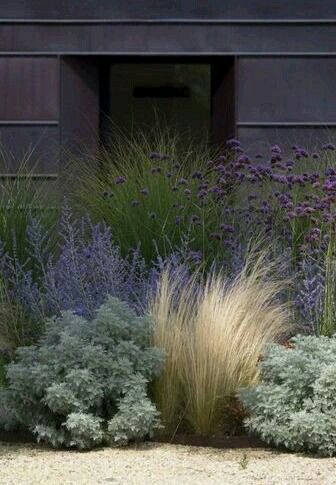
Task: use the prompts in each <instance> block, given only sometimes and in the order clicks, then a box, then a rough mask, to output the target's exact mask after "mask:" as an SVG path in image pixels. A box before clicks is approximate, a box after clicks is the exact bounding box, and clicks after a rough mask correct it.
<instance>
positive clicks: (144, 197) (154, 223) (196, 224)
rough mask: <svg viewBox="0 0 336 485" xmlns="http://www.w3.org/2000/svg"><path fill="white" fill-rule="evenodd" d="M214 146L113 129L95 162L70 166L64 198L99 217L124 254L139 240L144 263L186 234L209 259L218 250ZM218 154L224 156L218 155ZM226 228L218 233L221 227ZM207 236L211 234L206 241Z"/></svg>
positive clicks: (165, 135) (168, 134)
mask: <svg viewBox="0 0 336 485" xmlns="http://www.w3.org/2000/svg"><path fill="white" fill-rule="evenodd" d="M218 156H219V154H218V150H210V149H209V147H208V146H207V145H206V143H201V142H200V141H198V140H197V141H196V140H194V139H190V138H183V136H181V135H177V134H176V133H174V132H172V131H169V130H166V131H165V130H157V131H154V132H153V133H152V134H151V135H150V136H147V135H145V134H144V133H143V132H141V131H138V132H136V133H134V134H131V135H124V134H120V133H117V134H116V136H114V138H113V144H112V145H111V146H108V147H102V148H101V149H100V151H99V152H98V153H97V154H95V160H90V159H89V160H87V161H84V162H82V163H80V165H79V168H78V163H76V162H74V163H73V166H74V167H77V172H76V186H75V187H74V188H73V192H72V194H70V198H71V200H72V202H73V204H74V206H75V207H76V208H77V210H78V211H81V210H83V208H85V210H86V211H88V213H89V214H90V217H91V218H92V220H93V221H94V222H97V221H99V222H100V221H102V220H103V221H105V223H106V224H107V225H109V226H110V227H111V228H112V232H113V235H114V238H115V240H116V242H117V243H118V244H119V245H120V248H121V250H122V252H123V254H125V253H126V252H127V251H128V250H129V249H130V248H136V247H138V246H139V245H140V249H141V252H142V254H143V256H144V258H145V260H146V261H147V263H151V262H152V261H153V259H155V258H156V255H157V252H159V253H160V255H161V256H166V255H169V254H170V252H171V251H172V250H174V249H175V248H176V247H177V246H179V245H180V244H181V240H182V239H183V238H185V237H188V239H189V240H190V241H191V249H192V250H195V251H197V250H199V251H202V253H204V254H205V255H206V256H208V257H209V256H210V255H211V257H212V258H213V257H215V254H217V253H218V254H219V253H220V252H223V248H222V244H221V242H220V241H218V240H217V239H218V232H219V231H221V232H223V231H224V229H220V228H219V225H220V222H225V221H226V220H225V221H224V220H223V217H222V215H221V212H222V210H223V207H224V201H223V203H217V202H216V201H217V199H218V197H219V192H220V189H219V187H217V186H216V180H217V179H218V176H219V175H218V171H216V170H214V168H213V167H212V165H211V164H212V162H209V160H211V159H212V158H214V159H216V160H217V162H216V163H218V164H219V163H220V159H218ZM224 158H225V157H224ZM224 232H225V231H224ZM209 238H210V239H211V240H212V243H211V244H210V242H209Z"/></svg>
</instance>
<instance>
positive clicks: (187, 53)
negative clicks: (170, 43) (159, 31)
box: [0, 50, 336, 57]
mask: <svg viewBox="0 0 336 485" xmlns="http://www.w3.org/2000/svg"><path fill="white" fill-rule="evenodd" d="M1 56H3V57H7V56H9V57H15V56H20V57H35V56H36V57H56V56H116V57H120V56H134V57H155V56H156V57H169V56H171V57H172V56H174V57H179V56H185V57H201V56H204V57H206V56H208V57H225V56H229V57H230V56H237V57H335V56H336V51H332V52H330V51H320V52H293V51H290V52H287V51H286V52H278V51H275V52H272V51H268V52H256V51H252V52H246V51H216V52H213V51H208V52H194V51H192V52H191V51H171V52H166V51H165V52H160V51H157V52H148V51H45V52H44V51H14V50H13V51H4V52H1V50H0V57H1Z"/></svg>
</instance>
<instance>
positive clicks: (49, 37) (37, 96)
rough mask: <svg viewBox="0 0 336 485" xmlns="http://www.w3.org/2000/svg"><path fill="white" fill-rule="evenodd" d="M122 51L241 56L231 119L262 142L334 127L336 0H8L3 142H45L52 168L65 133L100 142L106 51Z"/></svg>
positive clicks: (0, 103)
mask: <svg viewBox="0 0 336 485" xmlns="http://www.w3.org/2000/svg"><path fill="white" fill-rule="evenodd" d="M112 55H113V56H122V57H124V56H137V55H139V56H154V55H155V56H157V55H162V56H183V57H184V58H186V57H188V56H190V57H194V56H215V57H217V58H218V60H219V63H220V59H221V57H222V56H223V57H224V56H225V57H226V56H230V57H231V58H234V59H235V64H234V65H232V66H231V68H230V69H229V76H231V78H232V79H234V86H233V85H232V83H231V84H230V83H228V85H229V86H230V90H231V91H230V95H229V96H231V97H232V96H234V97H235V109H234V110H233V109H231V110H230V114H229V117H230V120H229V122H230V123H232V122H234V125H235V134H236V135H238V136H239V137H241V138H242V140H244V141H245V142H246V143H247V144H249V145H251V146H252V145H253V144H256V140H262V139H263V140H264V141H266V142H267V141H269V142H270V143H272V142H275V140H279V141H283V140H284V141H286V140H287V141H288V140H290V142H291V143H292V140H296V141H298V142H302V143H313V142H314V143H315V141H316V139H317V138H321V139H322V138H323V139H324V138H325V139H328V138H330V137H333V136H334V134H335V129H336V101H335V99H336V96H335V95H334V86H335V85H336V2H335V0H324V1H323V2H321V1H317V0H305V1H303V0H274V1H270V0H253V1H251V0H227V1H223V0H213V1H207V2H205V1H200V0H198V1H196V0H183V1H176V0H174V1H170V2H168V1H166V0H144V1H143V2H138V1H135V0H133V1H131V2H125V1H124V0H99V1H97V0H71V1H69V0H57V1H55V0H1V1H0V142H2V144H3V146H4V147H5V148H6V149H7V150H8V151H9V152H10V153H11V154H12V155H13V157H14V158H15V157H19V156H21V155H22V154H23V153H24V152H25V151H26V150H29V149H32V148H34V150H35V153H36V156H38V157H39V169H40V171H41V172H43V173H49V174H53V173H55V172H57V170H58V160H59V148H60V146H61V144H62V143H63V142H67V141H69V140H70V139H71V138H73V139H76V140H78V139H79V138H80V137H83V138H85V140H89V142H90V143H91V142H92V143H93V145H94V141H93V138H92V139H90V135H89V129H93V132H94V131H95V130H96V131H97V129H98V128H97V127H98V114H99V113H98V109H99V104H98V98H99V79H98V71H97V66H96V64H95V62H96V61H95V58H96V56H112ZM223 65H225V66H226V65H227V61H226V60H225V59H223ZM217 72H220V68H219V70H218V71H217ZM232 86H233V87H232ZM224 92H225V93H227V90H226V88H225V84H223V85H220V84H219V85H218V86H217V91H216V93H217V96H219V97H220V100H221V101H222V100H223V99H225V96H224V94H225V93H224ZM223 93H224V94H223ZM212 109H213V112H214V113H215V114H216V116H217V117H218V119H220V113H219V108H218V107H216V106H214V105H213V107H212ZM233 113H234V115H235V116H234V119H233ZM231 118H232V119H231ZM216 129H217V131H218V130H221V127H220V125H217V127H216ZM223 132H224V127H223ZM219 136H220V134H219ZM216 137H217V134H216Z"/></svg>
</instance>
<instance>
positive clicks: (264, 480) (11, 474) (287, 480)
mask: <svg viewBox="0 0 336 485" xmlns="http://www.w3.org/2000/svg"><path fill="white" fill-rule="evenodd" d="M244 456H245V458H244ZM244 461H245V463H247V466H246V468H245V469H243V468H242V463H243V462H244ZM109 483H112V484H115V485H121V484H122V485H124V484H127V485H142V484H143V485H145V484H146V485H156V484H158V485H159V484H176V485H177V484H178V485H189V484H192V485H203V484H221V485H223V484H224V485H225V484H228V485H250V484H253V485H255V484H265V485H278V484H279V485H296V484H300V485H306V484H308V485H325V484H326V485H329V484H330V485H332V484H336V458H328V459H316V458H311V457H305V456H300V455H295V454H287V453H277V452H273V451H268V450H263V449H254V450H253V449H248V450H216V449H210V448H196V447H188V446H181V445H180V446H175V445H168V444H153V443H148V444H143V445H141V446H139V447H136V448H135V447H133V448H126V449H108V448H105V449H101V450H97V451H90V452H87V453H80V452H74V451H53V450H49V449H46V448H40V447H37V446H32V445H14V444H4V443H0V484H1V485H39V484H43V485H56V484H57V485H96V484H97V485H98V484H109Z"/></svg>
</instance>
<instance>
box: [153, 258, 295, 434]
mask: <svg viewBox="0 0 336 485" xmlns="http://www.w3.org/2000/svg"><path fill="white" fill-rule="evenodd" d="M254 265H255V266H251V265H250V263H247V265H246V266H245V268H244V269H243V271H242V272H241V273H240V274H239V275H238V277H237V278H236V279H234V281H231V282H229V281H227V280H225V279H224V278H223V276H222V275H221V274H214V273H213V274H210V275H209V276H207V277H206V278H205V281H203V283H201V284H200V282H199V277H197V276H196V277H195V278H194V279H193V280H192V281H190V283H189V284H188V285H187V286H185V287H184V288H182V289H180V290H179V291H176V285H177V284H178V283H177V282H176V280H174V279H172V278H170V275H169V273H168V272H166V273H164V274H163V276H162V279H161V284H160V286H159V290H158V292H157V294H156V297H155V298H154V299H153V301H152V303H151V315H152V317H153V319H154V322H155V325H154V345H155V346H157V347H159V348H162V350H164V352H165V355H166V364H165V368H164V372H163V373H162V374H161V376H160V377H159V378H158V379H157V380H156V382H155V384H154V396H155V401H156V402H157V404H158V408H159V410H160V411H161V413H162V417H163V421H164V424H165V425H166V427H167V429H168V430H169V431H170V432H173V431H174V430H175V431H176V429H177V428H178V429H179V430H181V429H182V430H183V429H184V430H187V431H190V432H192V433H197V434H201V435H207V436H210V435H212V434H213V433H216V432H223V431H228V430H230V428H231V431H232V422H230V416H229V413H226V411H225V410H226V409H228V407H229V406H230V403H232V402H233V401H234V400H235V399H236V397H237V391H238V389H239V388H240V387H242V386H244V385H245V386H246V385H251V384H252V383H256V382H257V380H258V376H259V370H258V365H257V364H258V361H259V359H260V357H261V355H262V353H263V351H264V348H265V346H266V345H267V344H268V343H270V342H274V341H276V340H277V339H278V338H280V337H281V335H283V334H284V333H285V332H286V331H287V330H288V328H289V325H288V316H289V312H288V308H287V306H284V305H282V304H280V303H279V301H278V300H277V297H278V294H279V292H280V290H281V289H282V286H283V285H282V283H281V282H279V281H277V280H276V279H272V277H271V275H270V267H269V266H267V265H266V266H265V258H264V257H259V258H257V259H256V260H255V261H254Z"/></svg>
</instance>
